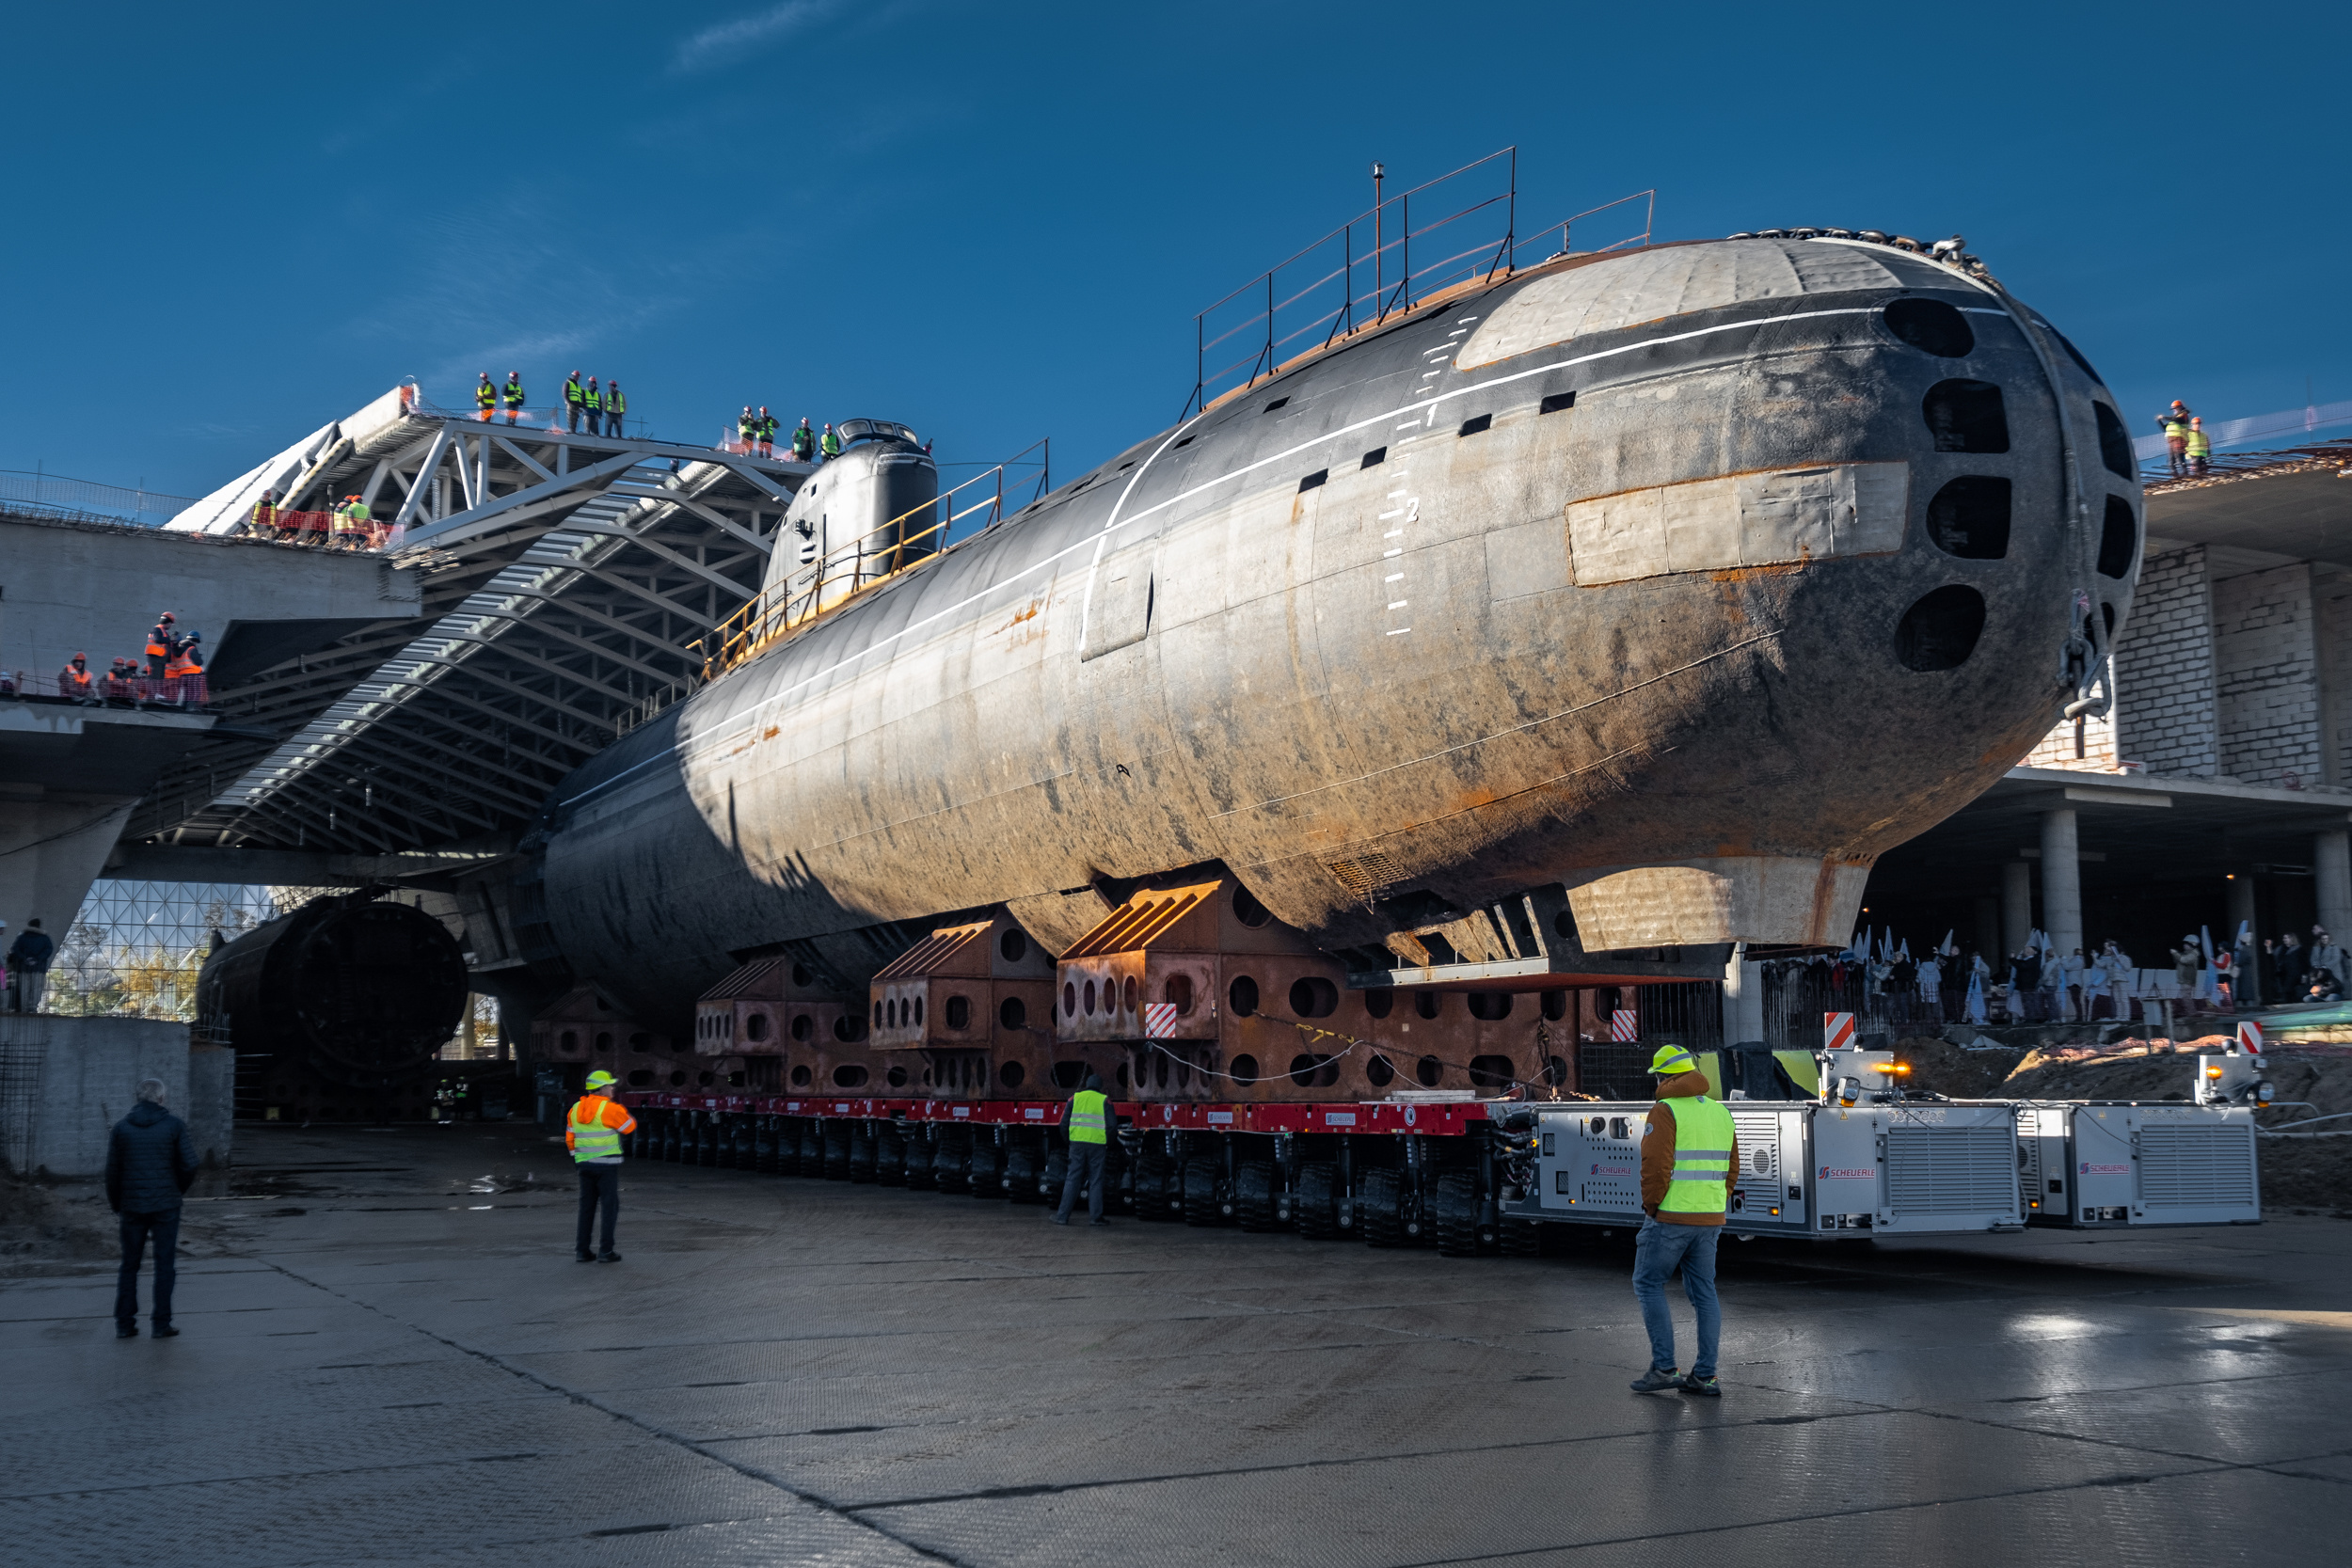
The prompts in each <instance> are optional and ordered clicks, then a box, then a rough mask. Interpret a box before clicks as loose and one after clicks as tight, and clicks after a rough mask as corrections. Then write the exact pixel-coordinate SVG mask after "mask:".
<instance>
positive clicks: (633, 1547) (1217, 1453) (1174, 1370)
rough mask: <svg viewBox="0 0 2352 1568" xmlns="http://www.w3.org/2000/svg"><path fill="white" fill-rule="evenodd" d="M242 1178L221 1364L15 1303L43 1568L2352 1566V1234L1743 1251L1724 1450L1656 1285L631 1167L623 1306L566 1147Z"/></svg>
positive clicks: (201, 1266)
mask: <svg viewBox="0 0 2352 1568" xmlns="http://www.w3.org/2000/svg"><path fill="white" fill-rule="evenodd" d="M239 1136H240V1138H241V1140H242V1142H241V1147H240V1150H239V1160H240V1166H239V1169H238V1170H237V1171H236V1172H235V1173H234V1175H233V1177H232V1178H231V1179H230V1180H229V1181H228V1182H227V1183H226V1184H224V1183H223V1182H222V1181H221V1180H220V1179H218V1178H214V1179H209V1180H208V1185H207V1186H205V1187H199V1191H198V1194H197V1195H196V1201H194V1202H192V1203H191V1205H190V1206H189V1209H188V1211H187V1213H188V1220H187V1235H188V1248H187V1250H188V1254H189V1255H188V1256H186V1257H184V1258H183V1264H182V1267H181V1272H180V1282H179V1296H178V1303H177V1307H176V1313H175V1315H176V1317H177V1320H178V1323H179V1324H180V1326H181V1328H182V1329H183V1334H182V1336H181V1337H180V1338H176V1339H172V1340H168V1341H159V1340H154V1339H151V1338H146V1337H145V1336H144V1335H142V1337H141V1338H136V1339H131V1340H118V1339H117V1338H115V1336H114V1326H113V1323H112V1321H111V1316H110V1313H111V1304H112V1292H113V1278H112V1270H111V1267H109V1266H106V1265H102V1264H94V1263H89V1262H53V1263H50V1264H47V1265H42V1266H40V1267H38V1268H35V1269H33V1270H32V1272H30V1273H29V1274H27V1273H25V1272H24V1271H22V1270H20V1271H19V1272H18V1274H17V1275H16V1276H15V1277H11V1278H8V1279H7V1280H5V1281H0V1366H4V1367H5V1368H6V1374H5V1376H4V1377H0V1542H5V1543H7V1547H6V1551H5V1556H6V1558H7V1560H8V1561H10V1562H13V1563H19V1564H29V1565H40V1568H47V1565H51V1564H57V1565H65V1564H93V1565H96V1564H104V1565H108V1568H114V1565H119V1564H144V1563H171V1564H196V1563H201V1564H211V1563H226V1564H236V1565H239V1568H264V1565H268V1568H276V1565H280V1564H313V1563H315V1564H336V1565H353V1564H375V1563H433V1564H456V1565H462V1564H474V1563H481V1564H491V1563H496V1564H500V1565H501V1568H509V1565H526V1564H541V1563H546V1564H562V1565H564V1568H601V1565H605V1564H635V1563H679V1564H685V1563H693V1564H737V1563H746V1564H748V1563H757V1564H802V1563H807V1564H818V1563H822V1564H853V1563H854V1564H866V1563H872V1564H901V1563H905V1564H913V1563H922V1562H952V1563H973V1564H998V1563H1019V1564H1030V1563H1043V1564H1052V1563H1087V1564H1102V1563H1119V1564H1125V1563H1138V1564H1159V1563H1282V1564H1293V1563H1295V1564H1350V1565H1352V1564H1378V1565H1406V1564H1437V1563H1471V1562H1499V1563H1511V1564H1523V1565H1529V1568H1535V1565H1542V1564H1570V1563H1573V1564H1577V1565H1580V1568H1583V1565H1596V1568H1597V1565H1614V1564H1633V1563H1661V1564H1675V1565H1677V1568H1682V1565H1689V1564H1735V1563H1736V1564H1742V1565H1745V1564H1753V1563H1767V1564H1777V1563H1792V1564H1802V1565H1804V1568H1820V1565H1821V1564H1824V1563H1868V1564H1873V1565H1876V1568H1915V1565H1921V1564H1940V1563H1947V1562H1948V1563H1962V1562H1965V1563H1969V1564H1979V1563H1984V1562H2002V1561H2007V1560H2016V1561H2019V1562H2030V1563H2033V1564H2035V1565H2037V1568H2044V1565H2053V1564H2071V1563H2077V1562H2079V1563H2098V1564H2110V1563H2197V1564H2207V1563H2222V1562H2257V1563H2342V1562H2344V1561H2346V1560H2347V1558H2348V1557H2352V1553H2348V1552H2347V1548H2346V1546H2345V1533H2344V1531H2345V1527H2344V1521H2343V1516H2341V1515H2339V1514H2338V1513H2337V1510H2339V1509H2346V1508H2352V1310H2348V1309H2352V1289H2348V1288H2347V1287H2352V1224H2347V1223H2346V1222H2344V1221H2340V1220H2333V1219H2320V1218H2290V1219H2285V1220H2281V1221H2278V1222H2275V1223H2272V1224H2269V1225H2266V1226H2264V1227H2259V1228H2238V1229H2211V1230H2186V1231H2156V1232H2149V1233H2144V1234H2141V1235H2137V1236H2121V1237H2118V1236H2102V1237H2098V1238H2090V1237H2085V1236H2078V1235H2071V1234H2067V1233H2062V1232H2061V1233H2039V1234H2032V1235H2025V1236H2009V1237H1998V1238H1991V1237H1989V1238H1986V1239H1984V1240H1982V1241H1972V1242H1968V1243H1959V1244H1931V1243H1876V1244H1864V1245H1860V1246H1836V1245H1832V1246H1829V1247H1821V1248H1806V1247H1802V1246H1799V1245H1797V1244H1793V1243H1762V1242H1759V1243H1749V1244H1746V1245H1740V1244H1737V1243H1730V1242H1726V1243H1724V1265H1723V1270H1722V1289H1723V1293H1724V1305H1725V1315H1726V1324H1725V1337H1724V1364H1723V1383H1724V1398H1723V1399H1721V1400H1720V1401H1700V1400H1694V1399H1691V1398H1687V1397H1682V1396H1672V1395H1670V1396H1664V1397H1657V1396H1652V1397H1643V1396H1639V1395H1635V1394H1632V1393H1630V1392H1629V1391H1628V1390H1627V1387H1626V1385H1627V1383H1628V1382H1629V1380H1630V1379H1631V1378H1632V1377H1633V1376H1635V1375H1637V1374H1638V1373H1639V1372H1640V1371H1641V1370H1642V1368H1643V1365H1644V1363H1645V1359H1646V1357H1645V1344H1644V1340H1643V1337H1642V1332H1641V1326H1640V1321H1639V1317H1638V1315H1637V1313H1636V1311H1635V1309H1634V1305H1633V1300H1632V1296H1631V1292H1630V1291H1629V1286H1628V1283H1627V1274H1628V1271H1629V1264H1630V1250H1629V1247H1627V1246H1626V1245H1625V1244H1624V1243H1623V1241H1622V1239H1621V1238H1620V1239H1613V1240H1609V1241H1602V1240H1599V1239H1597V1238H1594V1239H1591V1240H1590V1241H1589V1242H1587V1243H1582V1244H1579V1245H1577V1246H1575V1247H1573V1248H1571V1249H1569V1250H1566V1251H1565V1252H1563V1253H1561V1254H1560V1255H1558V1256H1548V1257H1544V1258H1540V1259H1447V1258H1440V1257H1438V1256H1437V1255H1435V1254H1434V1253H1430V1252H1423V1251H1399V1252H1384V1251H1375V1250H1372V1249H1370V1248H1368V1247H1365V1246H1363V1245H1362V1244H1360V1243H1309V1242H1303V1241H1301V1240H1299V1239H1297V1238H1296V1237H1293V1236H1279V1235H1271V1236H1270V1235H1245V1234H1241V1233H1239V1232H1235V1231H1231V1230H1194V1229H1186V1228H1184V1227H1182V1226H1172V1225H1145V1224H1140V1223H1136V1222H1133V1221H1128V1222H1124V1223H1120V1224H1115V1225H1113V1226H1110V1227H1105V1228H1103V1229H1091V1228H1089V1227H1085V1226H1084V1225H1083V1224H1079V1225H1073V1227H1070V1228H1068V1229H1063V1228H1059V1227H1053V1226H1049V1225H1047V1224H1045V1223H1043V1218H1042V1212H1041V1210H1038V1209H1035V1208H1020V1207H1014V1206H1011V1205H1009V1204H1007V1203H1004V1202H1001V1201H996V1202H991V1201H984V1200H980V1199H976V1198H973V1197H969V1196H945V1195H939V1194H923V1193H908V1192H904V1191H894V1190H888V1189H877V1188H872V1187H853V1186H850V1185H848V1184H846V1183H835V1182H826V1181H820V1180H805V1179H801V1178H794V1177H763V1176H756V1175H753V1174H750V1173H745V1172H736V1171H727V1170H700V1169H693V1168H682V1167H679V1166H675V1165H660V1164H654V1165H636V1164H632V1165H631V1166H630V1167H629V1169H628V1172H627V1174H626V1177H625V1183H624V1203H623V1211H622V1216H621V1237H620V1242H621V1250H622V1252H623V1253H624V1254H625V1255H626V1256H625V1258H624V1259H623V1260H622V1261H621V1262H619V1263H612V1264H605V1263H598V1264H581V1263H578V1262H576V1261H575V1260H574V1259H573V1257H572V1244H571V1243H572V1226H573V1217H574V1212H575V1210H574V1196H573V1188H572V1178H571V1175H570V1171H569V1169H568V1166H567V1164H566V1162H565V1160H564V1155H563V1151H562V1149H561V1148H560V1146H559V1145H556V1144H552V1143H549V1142H548V1141H547V1140H546V1139H545V1138H544V1137H543V1136H542V1135H541V1134H540V1133H539V1132H538V1131H537V1130H536V1129H532V1128H528V1127H521V1126H475V1125H469V1126H459V1127H409V1128H401V1129H393V1130H382V1131H374V1130H358V1129H349V1130H326V1129H307V1130H306V1129H296V1128H286V1127H266V1128H255V1129H251V1130H243V1129H241V1130H240V1134H239ZM142 1290H143V1291H144V1285H143V1286H142ZM1681 1321H1682V1325H1683V1327H1684V1329H1685V1332H1686V1333H1687V1329H1688V1317H1687V1309H1686V1310H1685V1312H1684V1314H1683V1315H1682V1319H1681ZM1687 1359H1688V1352H1687V1351H1686V1352H1685V1360H1686V1364H1687ZM2331 1541H2332V1542H2334V1543H2335V1544H2333V1545H2330V1544H2328V1543H2329V1542H2331Z"/></svg>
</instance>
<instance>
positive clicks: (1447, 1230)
mask: <svg viewBox="0 0 2352 1568" xmlns="http://www.w3.org/2000/svg"><path fill="white" fill-rule="evenodd" d="M1429 1207H1430V1210H1431V1214H1430V1218H1431V1220H1432V1221H1433V1222H1434V1223H1432V1225H1431V1226H1430V1229H1431V1230H1433V1231H1434V1232H1435V1233H1436V1237H1437V1243H1438V1251H1439V1252H1441V1253H1443V1254H1444V1255H1445V1256H1446V1257H1448V1258H1475V1257H1477V1256H1478V1176H1477V1173H1476V1172H1474V1171H1467V1170H1450V1171H1447V1172H1445V1173H1443V1174H1442V1175H1440V1176H1439V1177H1438V1191H1437V1194H1436V1196H1435V1200H1434V1201H1433V1202H1432V1203H1431V1204H1430V1206H1429Z"/></svg>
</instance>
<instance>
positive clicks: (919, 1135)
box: [906, 1127, 939, 1193]
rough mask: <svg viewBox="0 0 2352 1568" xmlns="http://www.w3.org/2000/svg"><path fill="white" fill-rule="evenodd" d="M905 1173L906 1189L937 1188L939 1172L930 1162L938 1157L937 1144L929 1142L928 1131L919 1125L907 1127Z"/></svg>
mask: <svg viewBox="0 0 2352 1568" xmlns="http://www.w3.org/2000/svg"><path fill="white" fill-rule="evenodd" d="M906 1142H907V1158H906V1175H907V1190H908V1191H909V1192H915V1193H934V1192H937V1191H938V1190H939V1172H938V1171H937V1170H935V1169H934V1168H932V1164H931V1162H932V1161H933V1160H934V1159H936V1158H937V1157H938V1154H939V1146H938V1145H937V1144H935V1143H933V1142H931V1140H930V1134H929V1132H927V1131H926V1130H925V1129H923V1128H920V1127H910V1128H908V1129H907V1137H906Z"/></svg>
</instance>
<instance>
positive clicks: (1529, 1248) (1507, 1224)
mask: <svg viewBox="0 0 2352 1568" xmlns="http://www.w3.org/2000/svg"><path fill="white" fill-rule="evenodd" d="M1500 1241H1501V1243H1502V1256H1504V1257H1505V1258H1533V1257H1534V1256H1535V1255H1536V1254H1538V1253H1540V1252H1542V1251H1543V1249H1544V1227H1542V1226H1540V1225H1538V1224H1536V1223H1535V1222H1534V1220H1514V1219H1505V1220H1504V1221H1503V1222H1502V1236H1501V1238H1500Z"/></svg>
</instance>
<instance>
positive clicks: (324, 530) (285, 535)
mask: <svg viewBox="0 0 2352 1568" xmlns="http://www.w3.org/2000/svg"><path fill="white" fill-rule="evenodd" d="M390 532H391V529H390V528H389V525H386V524H381V523H378V522H377V521H376V520H375V510H374V508H373V507H371V506H369V505H368V503H367V499H366V498H365V497H363V496H361V495H358V493H356V492H355V493H353V494H351V495H348V496H345V497H344V498H343V499H342V500H339V501H337V502H336V503H335V504H334V505H333V506H330V507H328V508H327V509H326V510H325V511H324V512H301V511H296V510H294V508H291V507H282V506H279V505H278V492H277V491H275V490H264V491H262V499H260V500H257V501H255V502H254V503H253V510H252V512H250V513H249V514H247V515H246V533H247V534H249V535H251V536H253V537H255V538H260V539H275V540H277V541H278V543H279V544H281V545H326V546H327V547H329V548H330V549H338V550H373V549H381V548H382V547H383V545H384V541H385V539H386V537H387V536H388V535H389V533H390Z"/></svg>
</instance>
